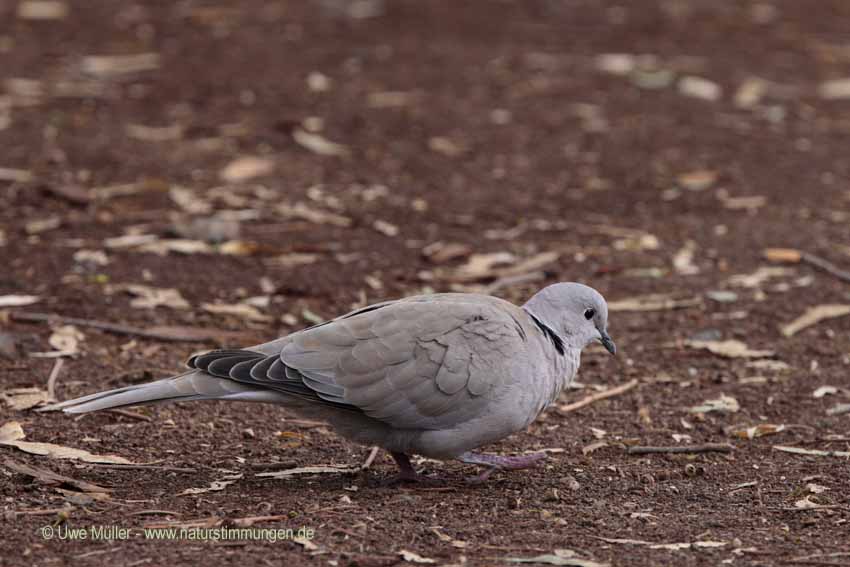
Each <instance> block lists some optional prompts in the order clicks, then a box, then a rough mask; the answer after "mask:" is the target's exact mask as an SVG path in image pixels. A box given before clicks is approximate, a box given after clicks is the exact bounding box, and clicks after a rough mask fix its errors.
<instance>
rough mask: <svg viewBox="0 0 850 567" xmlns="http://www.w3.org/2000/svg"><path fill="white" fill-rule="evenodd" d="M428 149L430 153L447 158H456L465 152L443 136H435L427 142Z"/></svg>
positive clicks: (461, 147)
mask: <svg viewBox="0 0 850 567" xmlns="http://www.w3.org/2000/svg"><path fill="white" fill-rule="evenodd" d="M428 147H429V148H430V149H431V151H434V152H437V153H438V154H443V155H444V156H448V157H457V156H459V155H461V154H463V152H465V151H466V148H464V147H463V146H462V145H460V144H458V143H456V142H454V141H452V140H451V139H449V138H446V137H444V136H435V137H433V138H431V139H430V140H428Z"/></svg>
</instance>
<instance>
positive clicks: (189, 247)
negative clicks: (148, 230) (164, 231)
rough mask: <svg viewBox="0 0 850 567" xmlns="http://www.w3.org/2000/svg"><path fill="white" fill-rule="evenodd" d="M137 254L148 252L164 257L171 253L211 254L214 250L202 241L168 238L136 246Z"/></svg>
mask: <svg viewBox="0 0 850 567" xmlns="http://www.w3.org/2000/svg"><path fill="white" fill-rule="evenodd" d="M137 250H138V251H139V252H150V253H152V254H159V255H160V256H165V255H167V254H169V253H171V252H174V253H176V254H212V253H213V252H215V249H214V248H213V247H212V246H210V245H209V244H207V243H206V242H204V241H203V240H188V239H185V238H168V239H163V240H154V241H151V242H148V243H146V244H142V245H140V246H138V248H137Z"/></svg>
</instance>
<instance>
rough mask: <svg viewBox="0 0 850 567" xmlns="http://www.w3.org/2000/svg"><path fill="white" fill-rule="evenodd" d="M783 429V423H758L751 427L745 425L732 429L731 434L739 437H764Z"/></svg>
mask: <svg viewBox="0 0 850 567" xmlns="http://www.w3.org/2000/svg"><path fill="white" fill-rule="evenodd" d="M782 431H785V426H784V425H774V424H772V423H760V424H759V425H755V426H753V427H745V428H742V429H733V430H732V431H731V435H732V436H733V437H740V438H741V439H755V438H756V437H764V436H765V435H773V434H775V433H781V432H782Z"/></svg>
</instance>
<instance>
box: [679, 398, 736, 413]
mask: <svg viewBox="0 0 850 567" xmlns="http://www.w3.org/2000/svg"><path fill="white" fill-rule="evenodd" d="M739 409H741V405H740V404H739V403H738V400H736V399H735V398H733V397H731V396H727V395H726V394H721V395H720V397H719V398H716V399H713V400H706V401H704V402H703V403H702V404H701V405H698V406H694V407H692V408H690V409H689V410H688V411H689V412H691V413H708V412H712V411H716V412H731V413H734V412H736V411H738V410H739Z"/></svg>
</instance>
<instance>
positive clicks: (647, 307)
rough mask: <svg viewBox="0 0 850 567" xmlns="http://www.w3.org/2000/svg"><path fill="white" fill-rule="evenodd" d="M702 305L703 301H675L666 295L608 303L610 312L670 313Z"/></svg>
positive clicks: (630, 298) (646, 296) (698, 299)
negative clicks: (670, 311) (674, 310)
mask: <svg viewBox="0 0 850 567" xmlns="http://www.w3.org/2000/svg"><path fill="white" fill-rule="evenodd" d="M699 305H702V299H700V298H699V297H692V298H688V299H673V298H672V297H670V296H669V295H665V294H651V295H641V296H637V297H629V298H626V299H620V300H617V301H611V302H609V303H608V311H668V310H672V309H684V308H687V307H696V306H699Z"/></svg>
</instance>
